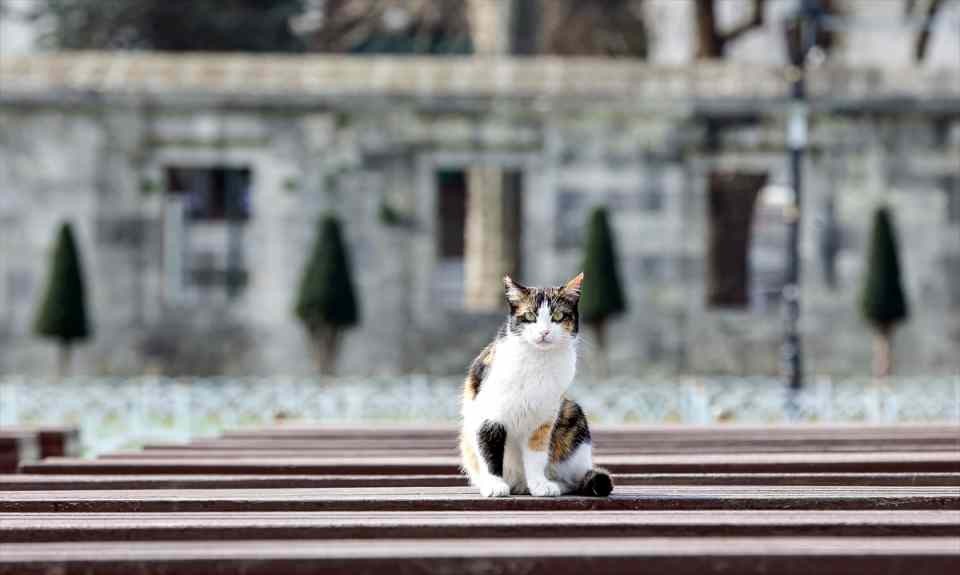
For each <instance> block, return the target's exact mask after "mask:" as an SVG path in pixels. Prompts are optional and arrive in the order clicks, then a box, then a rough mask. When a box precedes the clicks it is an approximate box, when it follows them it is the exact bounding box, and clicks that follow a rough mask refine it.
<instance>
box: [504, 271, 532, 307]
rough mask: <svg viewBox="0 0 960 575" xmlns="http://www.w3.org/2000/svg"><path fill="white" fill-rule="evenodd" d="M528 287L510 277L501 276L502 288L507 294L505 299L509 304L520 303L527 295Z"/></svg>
mask: <svg viewBox="0 0 960 575" xmlns="http://www.w3.org/2000/svg"><path fill="white" fill-rule="evenodd" d="M529 289H530V288H528V287H527V286H525V285H523V284H521V283H520V282H518V281H516V280H514V279H513V278H512V277H510V276H503V290H504V293H506V294H507V301H508V302H510V305H516V304H518V303H520V302H521V301H522V300H523V299H524V298H525V297H527V292H528V291H529Z"/></svg>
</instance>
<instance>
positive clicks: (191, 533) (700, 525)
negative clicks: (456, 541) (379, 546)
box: [0, 510, 960, 544]
mask: <svg viewBox="0 0 960 575" xmlns="http://www.w3.org/2000/svg"><path fill="white" fill-rule="evenodd" d="M571 535H576V536H578V537H590V538H593V537H706V536H710V537H784V536H811V535H816V536H843V537H865V536H925V537H930V536H942V537H948V536H954V537H957V536H960V516H958V514H957V513H956V512H954V511H797V510H787V511H751V512H749V513H745V512H743V511H717V510H710V511H646V512H643V513H637V512H635V511H572V512H570V511H542V512H541V511H520V512H517V511H444V512H423V511H419V512H414V513H396V512H392V511H372V512H371V511H368V512H353V513H342V512H269V513H250V512H209V511H208V512H203V513H190V512H181V513H71V512H58V513H5V514H2V515H0V543H4V544H6V543H25V542H57V541H159V540H164V541H200V540H226V539H233V540H241V539H383V538H434V539H453V538H463V539H470V538H478V537H518V538H520V537H537V538H551V537H569V536H571Z"/></svg>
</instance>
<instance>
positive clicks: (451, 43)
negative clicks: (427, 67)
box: [307, 0, 470, 53]
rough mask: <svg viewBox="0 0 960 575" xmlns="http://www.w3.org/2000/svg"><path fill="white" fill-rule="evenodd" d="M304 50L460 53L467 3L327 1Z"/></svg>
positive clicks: (466, 33) (465, 39)
mask: <svg viewBox="0 0 960 575" xmlns="http://www.w3.org/2000/svg"><path fill="white" fill-rule="evenodd" d="M321 10H322V14H321V15H320V18H318V19H317V24H316V26H315V27H314V29H313V30H310V31H307V34H308V35H309V36H310V38H309V40H308V44H309V46H310V48H311V49H314V50H320V51H323V52H414V53H430V52H449V51H453V52H461V51H466V49H467V48H468V47H469V45H470V26H469V23H468V20H467V17H466V14H467V1H466V0H325V1H324V2H323V5H322V9H321Z"/></svg>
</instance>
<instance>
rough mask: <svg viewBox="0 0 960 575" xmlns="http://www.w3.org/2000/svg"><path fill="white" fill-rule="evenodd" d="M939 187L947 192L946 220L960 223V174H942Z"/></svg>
mask: <svg viewBox="0 0 960 575" xmlns="http://www.w3.org/2000/svg"><path fill="white" fill-rule="evenodd" d="M940 187H941V188H943V191H944V192H945V193H946V194H947V221H948V222H950V223H951V224H958V223H960V176H944V177H943V179H942V181H941V184H940Z"/></svg>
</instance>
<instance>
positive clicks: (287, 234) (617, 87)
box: [0, 0, 960, 436]
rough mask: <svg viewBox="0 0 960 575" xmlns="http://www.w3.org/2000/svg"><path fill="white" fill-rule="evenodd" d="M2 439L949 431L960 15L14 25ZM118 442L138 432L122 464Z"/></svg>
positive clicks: (0, 198) (795, 5)
mask: <svg viewBox="0 0 960 575" xmlns="http://www.w3.org/2000/svg"><path fill="white" fill-rule="evenodd" d="M0 54H2V59H0V393H2V400H3V402H2V403H0V422H3V423H18V422H19V423H23V422H30V421H35V420H38V419H44V418H46V419H53V420H57V421H47V423H59V422H62V421H81V420H82V421H86V422H87V424H86V425H87V426H88V427H90V428H96V429H97V430H99V431H98V432H99V433H100V434H101V435H104V436H107V435H108V434H107V432H106V431H104V430H106V429H112V428H111V427H110V426H111V425H112V426H115V427H117V428H119V427H122V428H124V429H129V428H135V429H134V431H132V432H130V433H134V434H137V433H139V434H146V433H161V432H162V433H171V434H188V433H196V432H198V431H201V432H202V431H204V430H208V429H212V428H214V427H218V426H223V425H234V424H242V423H244V422H248V421H249V422H253V421H262V420H264V419H270V418H276V417H292V418H314V419H325V418H340V419H361V418H386V419H417V420H424V419H446V418H452V417H455V416H456V413H457V401H458V397H459V394H458V393H457V386H458V385H459V380H460V378H462V376H463V374H464V372H465V369H466V366H467V365H468V363H469V361H470V360H471V359H472V358H473V356H474V355H475V354H476V353H477V352H478V351H479V350H480V349H481V348H482V346H483V345H485V344H486V343H487V342H488V341H489V340H490V338H491V337H492V336H493V334H494V333H495V331H496V328H497V326H498V325H499V323H500V322H502V321H503V316H504V312H505V306H504V303H503V296H502V283H501V278H502V276H503V275H504V274H505V273H509V274H511V275H513V276H514V277H515V278H517V279H519V280H520V281H522V282H524V283H526V284H528V285H557V284H560V283H561V282H563V281H565V280H566V279H569V278H570V277H572V276H573V275H575V274H576V273H577V272H579V271H581V270H587V276H586V280H585V284H584V285H585V287H584V290H585V291H587V290H595V295H597V297H593V298H591V299H592V300H593V301H595V302H599V303H594V304H591V306H590V309H585V310H583V314H584V320H585V321H584V326H583V334H584V338H583V339H584V342H583V346H582V347H583V354H582V355H583V362H582V365H581V369H580V374H579V376H578V383H577V385H578V386H579V388H575V390H576V393H575V395H577V397H578V399H581V400H582V401H583V402H584V403H586V404H587V406H588V407H589V409H588V412H590V413H591V416H593V417H596V418H599V419H602V420H609V421H684V422H699V423H703V422H709V421H727V420H729V421H757V420H759V421H772V420H779V419H784V418H791V417H792V418H801V419H807V420H901V419H907V420H909V419H917V420H937V419H939V420H942V419H952V420H956V419H957V418H960V406H958V403H960V313H958V312H960V1H958V0H216V1H214V0H191V1H187V0H136V1H134V0H0ZM118 433H119V432H118Z"/></svg>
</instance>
